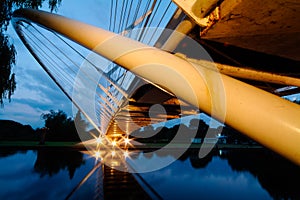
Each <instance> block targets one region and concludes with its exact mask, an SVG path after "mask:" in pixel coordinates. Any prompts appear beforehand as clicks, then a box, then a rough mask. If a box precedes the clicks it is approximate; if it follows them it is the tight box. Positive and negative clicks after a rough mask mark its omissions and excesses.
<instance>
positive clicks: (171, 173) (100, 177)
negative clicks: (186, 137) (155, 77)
mask: <svg viewBox="0 0 300 200" xmlns="http://www.w3.org/2000/svg"><path fill="white" fill-rule="evenodd" d="M197 152H198V150H197V149H190V150H189V151H188V152H187V153H186V154H184V155H183V156H182V157H181V158H180V159H179V160H177V161H175V162H174V163H172V164H171V165H169V166H168V167H166V168H163V169H160V170H158V171H154V172H149V173H143V174H140V177H142V179H143V181H144V182H143V183H144V184H143V187H144V188H145V187H147V191H150V190H152V191H155V192H154V193H156V195H157V196H156V197H158V198H163V199H300V189H299V185H300V167H298V166H295V165H293V164H292V163H290V162H289V161H286V160H284V159H282V158H281V157H279V156H276V155H275V154H273V153H272V152H270V151H267V150H264V149H239V150H237V149H235V150H226V151H224V150H223V151H221V150H216V151H213V152H211V153H210V155H208V156H207V157H205V158H204V159H199V158H198V156H197V155H198V154H197ZM141 156H142V153H141ZM169 156H172V155H171V153H170V155H156V154H154V155H153V156H152V157H150V158H147V159H154V160H160V159H167V158H168V157H169ZM94 165H95V160H94V158H90V157H89V156H88V155H85V154H82V153H80V152H78V151H66V150H23V151H17V150H7V149H5V150H4V149H0V199H56V200H57V199H65V198H66V197H69V198H70V199H147V195H146V193H145V192H144V191H143V189H142V187H141V186H140V185H139V184H137V182H136V181H135V179H134V178H133V176H132V175H131V174H129V173H124V172H119V171H117V170H113V169H111V168H109V167H107V166H105V165H102V166H100V167H98V168H97V169H95V170H94V171H91V170H92V169H93V168H94ZM89 172H91V176H89V177H87V179H86V181H83V180H84V178H85V177H86V175H87V174H88V173H89ZM80 182H82V184H81V185H78V184H79V183H80Z"/></svg>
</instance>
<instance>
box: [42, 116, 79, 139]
mask: <svg viewBox="0 0 300 200" xmlns="http://www.w3.org/2000/svg"><path fill="white" fill-rule="evenodd" d="M41 117H42V119H44V120H45V127H47V128H48V129H49V130H48V135H47V136H46V138H47V140H52V141H79V140H80V139H79V137H78V134H77V131H76V128H75V124H74V121H73V120H72V119H71V118H70V117H68V116H67V115H66V113H64V112H63V111H62V110H58V111H54V110H50V112H49V113H46V114H42V115H41Z"/></svg>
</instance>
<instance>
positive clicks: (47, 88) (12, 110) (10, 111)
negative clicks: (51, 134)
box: [0, 0, 109, 128]
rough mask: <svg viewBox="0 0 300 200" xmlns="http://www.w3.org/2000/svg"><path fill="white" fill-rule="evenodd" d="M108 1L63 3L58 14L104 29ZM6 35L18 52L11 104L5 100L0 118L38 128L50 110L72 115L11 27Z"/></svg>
mask: <svg viewBox="0 0 300 200" xmlns="http://www.w3.org/2000/svg"><path fill="white" fill-rule="evenodd" d="M79 2H80V3H79ZM107 2H108V1H103V0H102V1H101V0H85V1H74V0H62V3H61V5H60V7H59V8H58V11H57V13H58V14H61V15H64V16H66V17H70V18H73V19H77V20H80V21H83V22H86V23H89V24H92V25H95V26H99V27H103V28H106V27H107V22H108V17H109V9H108V6H109V4H107ZM41 9H42V10H46V11H48V1H45V3H44V5H43V7H42V8H41ZM7 33H8V34H9V36H10V39H11V42H12V43H14V45H15V48H16V51H17V57H16V65H15V67H14V68H13V72H14V73H15V74H16V81H17V89H16V91H15V93H14V94H13V96H12V100H11V102H10V103H9V102H8V101H7V100H6V101H5V104H4V108H0V119H8V120H14V121H17V122H20V123H22V124H30V125H31V126H32V127H33V128H38V127H43V126H44V121H43V120H42V119H40V115H41V114H42V113H46V112H48V111H49V110H50V109H53V110H58V109H60V110H63V111H65V112H66V113H67V114H68V115H69V116H72V104H71V102H70V100H69V99H68V98H67V97H66V96H65V95H64V94H63V92H62V91H61V90H60V89H59V88H58V87H57V86H56V84H55V83H54V82H53V81H52V79H50V77H49V76H48V75H47V74H46V72H45V71H44V70H43V69H42V68H41V67H40V65H39V64H38V63H37V62H36V61H35V59H34V58H33V57H32V55H31V54H30V53H29V51H28V50H27V49H26V47H25V46H24V45H23V44H22V42H21V40H20V39H19V37H18V36H17V34H16V33H15V31H14V29H13V27H12V26H11V25H10V26H9V28H8V32H7Z"/></svg>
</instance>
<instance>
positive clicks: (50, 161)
mask: <svg viewBox="0 0 300 200" xmlns="http://www.w3.org/2000/svg"><path fill="white" fill-rule="evenodd" d="M82 164H84V160H83V154H82V153H80V152H78V151H61V150H47V149H41V150H38V151H37V159H36V161H35V164H34V171H35V172H37V173H39V174H40V175H41V177H43V176H45V175H48V176H52V175H54V174H57V173H58V172H59V171H60V170H67V171H68V172H69V177H70V179H72V178H73V176H74V173H75V170H76V168H78V167H80V166H81V165H82Z"/></svg>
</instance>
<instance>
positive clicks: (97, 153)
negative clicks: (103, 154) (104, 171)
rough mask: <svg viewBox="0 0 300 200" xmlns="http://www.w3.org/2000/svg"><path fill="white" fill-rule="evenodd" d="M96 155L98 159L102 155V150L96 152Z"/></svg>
mask: <svg viewBox="0 0 300 200" xmlns="http://www.w3.org/2000/svg"><path fill="white" fill-rule="evenodd" d="M95 157H96V159H98V158H99V157H100V152H99V151H96V152H95Z"/></svg>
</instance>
